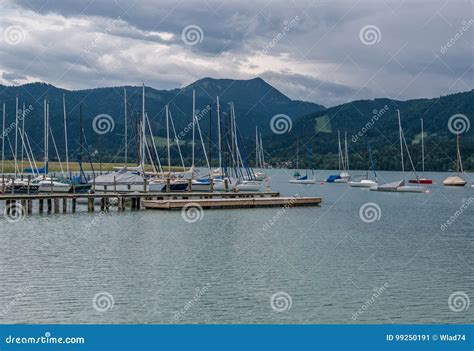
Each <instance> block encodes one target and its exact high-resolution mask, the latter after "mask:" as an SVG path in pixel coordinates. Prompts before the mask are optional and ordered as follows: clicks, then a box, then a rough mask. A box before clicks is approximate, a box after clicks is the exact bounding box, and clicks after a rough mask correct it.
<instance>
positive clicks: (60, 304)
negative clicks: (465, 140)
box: [0, 170, 474, 323]
mask: <svg viewBox="0 0 474 351" xmlns="http://www.w3.org/2000/svg"><path fill="white" fill-rule="evenodd" d="M269 173H271V181H270V184H271V187H272V189H273V190H278V191H281V192H282V194H285V195H292V194H296V193H298V194H299V195H308V196H309V195H311V196H321V197H322V198H323V202H322V205H321V207H302V208H289V209H278V208H269V209H242V210H213V211H204V213H203V216H202V218H201V219H200V220H198V221H196V222H194V223H188V222H186V221H185V220H183V217H182V215H181V212H180V211H176V212H158V211H138V212H131V211H129V210H127V211H126V212H124V213H118V212H116V210H115V209H113V210H111V211H110V212H109V213H107V214H99V213H97V212H96V213H94V214H89V213H86V212H81V213H76V214H68V215H43V216H40V215H33V216H31V217H26V218H25V219H24V220H22V221H20V222H15V223H9V222H7V221H6V220H5V219H4V218H1V219H0V238H1V245H0V281H1V284H0V322H1V323H472V322H474V313H472V312H473V310H474V306H470V308H469V303H470V302H471V301H472V302H473V303H474V274H473V273H474V272H473V269H474V265H473V263H474V262H473V258H474V250H473V248H474V245H473V243H474V216H473V215H474V202H472V204H471V202H470V201H469V199H470V198H474V188H472V187H470V184H471V183H472V180H473V179H472V175H471V179H470V182H469V185H468V186H466V187H464V188H447V187H442V186H441V185H440V183H441V181H442V179H443V178H444V177H445V176H446V174H441V173H433V174H427V176H428V177H431V178H433V179H434V181H435V183H436V184H434V185H432V186H430V187H429V188H428V189H429V192H428V193H426V194H407V193H381V192H372V191H368V190H364V189H356V188H350V187H349V186H348V185H347V184H321V183H319V182H318V183H317V184H314V185H306V186H304V185H294V184H289V183H288V179H289V178H290V177H291V175H292V173H293V171H291V170H271V171H270V172H269ZM330 173H334V172H330V171H321V172H316V175H317V179H325V178H326V176H327V175H329V174H330ZM354 173H357V172H354ZM380 176H381V178H383V180H384V181H390V180H397V179H400V174H398V173H394V172H381V173H380ZM466 178H467V179H469V177H467V176H466ZM473 200H474V199H473ZM463 201H464V204H465V206H464V208H463V207H462V205H463ZM367 203H373V204H370V205H367V206H369V208H368V212H367V213H368V217H364V216H362V218H363V219H365V221H364V220H362V219H361V216H360V214H359V210H360V208H361V206H363V205H365V204H367ZM466 204H467V205H466ZM371 208H372V209H374V211H373V214H375V220H374V221H373V222H370V221H371V220H372V219H373V218H372V217H370V213H371V212H370V209H371ZM379 209H380V210H379ZM460 209H461V213H460V212H459V211H460ZM456 211H458V215H455V217H453V218H454V220H453V222H452V223H451V224H449V225H446V227H443V228H444V229H445V230H442V229H441V227H442V225H443V224H445V222H446V221H447V220H448V219H449V218H450V217H451V216H453V215H454V214H455V213H456ZM2 212H3V211H2ZM450 296H451V300H450V302H448V299H449V298H450ZM469 298H470V300H469ZM450 303H451V305H450Z"/></svg>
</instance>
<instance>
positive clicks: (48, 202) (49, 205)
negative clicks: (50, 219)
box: [46, 198, 53, 213]
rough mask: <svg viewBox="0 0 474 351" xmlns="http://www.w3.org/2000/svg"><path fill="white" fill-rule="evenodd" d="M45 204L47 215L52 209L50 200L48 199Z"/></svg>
mask: <svg viewBox="0 0 474 351" xmlns="http://www.w3.org/2000/svg"><path fill="white" fill-rule="evenodd" d="M46 202H47V204H48V213H51V210H52V207H53V204H52V201H51V198H49V199H48V200H47V201H46Z"/></svg>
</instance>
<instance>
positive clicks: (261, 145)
mask: <svg viewBox="0 0 474 351" xmlns="http://www.w3.org/2000/svg"><path fill="white" fill-rule="evenodd" d="M260 157H261V159H260V165H261V167H262V168H265V153H264V152H263V142H262V133H260Z"/></svg>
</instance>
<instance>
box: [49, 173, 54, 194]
mask: <svg viewBox="0 0 474 351" xmlns="http://www.w3.org/2000/svg"><path fill="white" fill-rule="evenodd" d="M49 193H50V194H52V193H53V177H51V189H49Z"/></svg>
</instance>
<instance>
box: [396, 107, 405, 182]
mask: <svg viewBox="0 0 474 351" xmlns="http://www.w3.org/2000/svg"><path fill="white" fill-rule="evenodd" d="M397 114H398V132H399V134H400V156H401V162H402V173H405V162H404V159H403V141H402V138H403V134H402V133H403V132H402V122H401V119H400V110H397Z"/></svg>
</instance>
